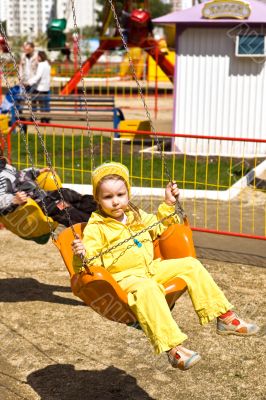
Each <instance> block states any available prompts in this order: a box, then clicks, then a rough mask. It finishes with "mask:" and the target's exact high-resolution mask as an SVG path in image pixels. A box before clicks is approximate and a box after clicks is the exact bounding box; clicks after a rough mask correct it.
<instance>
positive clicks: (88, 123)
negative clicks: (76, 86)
mask: <svg viewBox="0 0 266 400" xmlns="http://www.w3.org/2000/svg"><path fill="white" fill-rule="evenodd" d="M71 7H72V15H73V23H74V31H75V41H76V44H77V49H78V60H79V70H80V75H81V82H82V92H83V97H84V102H85V109H86V123H87V131H88V136H89V147H90V149H89V151H90V157H91V163H92V169H94V168H95V161H94V151H93V136H92V132H91V127H90V119H89V110H88V102H87V93H86V86H85V79H84V74H83V67H82V59H81V50H80V43H79V32H78V25H77V18H76V10H75V1H74V0H71Z"/></svg>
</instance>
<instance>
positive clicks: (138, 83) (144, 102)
mask: <svg viewBox="0 0 266 400" xmlns="http://www.w3.org/2000/svg"><path fill="white" fill-rule="evenodd" d="M108 1H109V4H110V7H111V9H112V12H113V16H114V19H115V23H116V26H117V29H118V31H119V34H120V37H121V40H122V42H123V46H124V49H125V51H126V54H127V57H128V60H129V65H130V70H131V74H132V76H133V78H134V80H135V82H136V85H137V88H138V92H139V96H140V98H141V101H142V104H143V106H144V109H145V112H146V117H147V119H148V120H149V124H150V127H151V131H152V133H153V134H154V135H155V140H156V145H157V149H158V150H159V152H160V156H161V159H162V163H163V166H164V171H165V173H166V175H167V178H168V180H169V182H173V180H172V177H171V174H170V171H169V168H168V166H167V163H166V160H165V156H164V153H163V149H162V146H161V143H160V141H159V138H158V134H157V132H156V129H155V127H154V124H153V122H152V119H151V114H150V112H149V109H148V106H147V103H146V100H145V97H144V94H143V90H142V87H141V85H140V82H139V80H138V78H137V74H136V70H135V67H134V63H133V60H132V57H131V55H130V52H129V49H128V45H127V42H126V40H125V37H124V34H123V30H122V28H121V24H120V22H119V18H118V16H117V12H116V9H115V6H114V4H113V1H112V0H108ZM176 212H177V213H178V214H179V215H180V216H181V217H182V219H185V218H186V217H187V215H186V213H185V211H184V209H183V207H182V205H181V203H180V201H179V199H178V198H177V199H176Z"/></svg>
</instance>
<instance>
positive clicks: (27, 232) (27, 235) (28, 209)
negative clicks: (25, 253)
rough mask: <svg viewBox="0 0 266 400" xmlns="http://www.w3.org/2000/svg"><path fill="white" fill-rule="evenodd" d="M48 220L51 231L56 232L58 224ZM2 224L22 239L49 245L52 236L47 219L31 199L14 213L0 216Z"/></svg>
mask: <svg viewBox="0 0 266 400" xmlns="http://www.w3.org/2000/svg"><path fill="white" fill-rule="evenodd" d="M48 220H49V222H50V224H51V229H52V230H54V229H55V228H56V227H57V225H58V222H55V221H54V220H53V219H52V218H50V217H48ZM0 223H2V224H3V225H4V226H5V228H6V229H8V230H9V231H11V232H12V233H14V234H15V235H17V236H19V237H21V238H22V239H26V240H34V241H35V242H37V243H39V244H45V243H47V241H48V240H49V237H50V234H51V230H50V226H49V223H48V221H47V217H46V216H45V214H44V213H43V211H42V210H41V208H40V207H39V206H38V204H37V203H36V202H35V201H34V200H32V199H31V198H28V200H27V203H25V204H23V205H21V206H19V207H17V208H16V209H15V210H14V211H13V212H11V213H8V214H6V215H3V216H0Z"/></svg>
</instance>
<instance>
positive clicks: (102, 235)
mask: <svg viewBox="0 0 266 400" xmlns="http://www.w3.org/2000/svg"><path fill="white" fill-rule="evenodd" d="M174 210H175V208H174V206H169V205H167V204H166V203H162V204H161V205H160V206H159V208H158V211H157V215H154V214H147V213H146V212H145V211H143V210H139V211H140V216H141V224H138V223H136V221H135V220H134V214H133V212H132V211H128V212H126V216H127V222H126V224H123V223H122V222H119V221H117V220H115V219H113V218H110V217H104V216H102V215H101V214H100V213H99V212H94V213H92V215H91V217H90V219H89V222H88V224H87V225H86V227H85V229H84V232H83V244H84V246H85V248H86V257H87V258H88V259H89V258H90V257H93V256H95V255H97V254H99V253H101V252H104V251H105V250H106V249H108V248H110V247H112V246H115V245H116V244H118V243H120V242H122V241H123V240H125V239H128V238H131V236H132V235H134V234H136V233H137V232H139V231H141V230H143V229H144V228H147V227H149V226H150V225H152V224H154V223H155V222H157V221H158V220H161V219H162V218H164V217H166V216H168V215H169V214H171V213H173V212H174ZM176 222H179V218H178V216H177V215H175V216H173V217H171V218H169V219H167V220H166V221H164V222H163V223H160V224H159V225H157V226H155V227H153V228H151V230H149V231H146V232H144V233H142V234H140V235H138V236H136V239H137V240H138V242H140V243H141V246H140V247H139V246H138V245H137V244H136V243H135V242H134V239H133V238H132V239H130V240H129V241H127V242H126V243H123V244H121V245H119V246H118V247H117V248H115V249H113V250H112V251H110V252H108V253H107V254H104V255H102V256H99V257H98V258H97V259H95V260H93V261H92V262H91V264H90V265H98V266H103V267H104V268H106V269H107V270H108V271H109V272H110V273H111V274H112V275H113V277H114V278H115V279H116V280H117V281H119V280H121V279H123V278H125V277H127V276H129V275H136V276H145V275H146V273H153V267H152V265H153V242H152V241H153V240H154V239H156V237H158V236H160V235H161V234H162V233H163V232H164V230H165V229H166V228H167V227H168V226H169V225H170V224H172V223H176ZM73 266H74V269H75V272H80V270H81V268H82V263H81V261H80V258H79V257H77V256H74V260H73Z"/></svg>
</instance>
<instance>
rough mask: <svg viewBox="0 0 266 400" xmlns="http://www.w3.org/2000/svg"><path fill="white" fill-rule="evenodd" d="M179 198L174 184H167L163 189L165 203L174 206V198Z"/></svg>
mask: <svg viewBox="0 0 266 400" xmlns="http://www.w3.org/2000/svg"><path fill="white" fill-rule="evenodd" d="M178 196H179V189H178V187H177V184H176V183H175V182H169V183H168V185H167V186H166V189H165V200H164V201H165V203H166V204H168V205H169V206H174V205H175V203H176V198H177V197H178Z"/></svg>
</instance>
